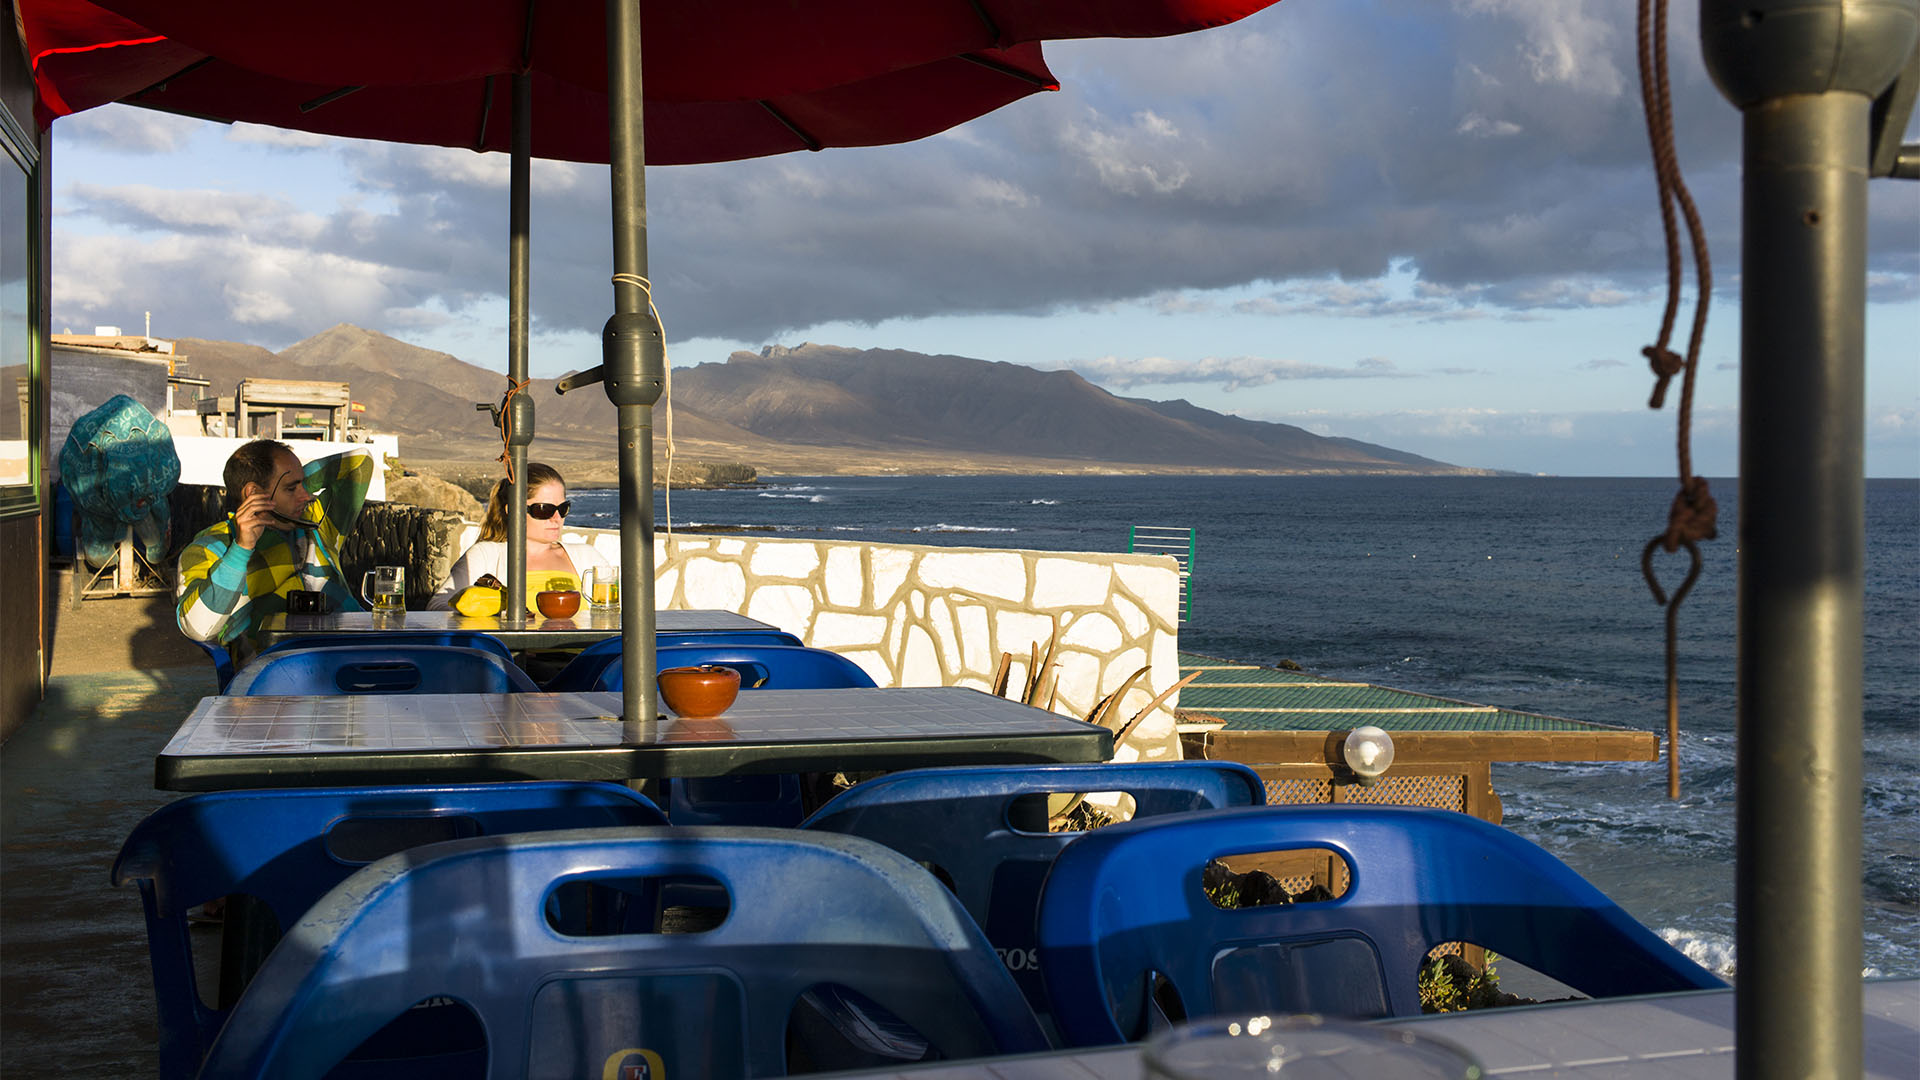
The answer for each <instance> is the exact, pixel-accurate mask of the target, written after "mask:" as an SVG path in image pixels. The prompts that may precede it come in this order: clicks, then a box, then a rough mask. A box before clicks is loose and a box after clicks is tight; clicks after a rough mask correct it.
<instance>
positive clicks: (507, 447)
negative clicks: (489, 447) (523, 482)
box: [493, 378, 533, 484]
mask: <svg viewBox="0 0 1920 1080" xmlns="http://www.w3.org/2000/svg"><path fill="white" fill-rule="evenodd" d="M532 381H533V380H532V379H521V380H520V381H519V382H514V381H513V380H512V379H511V378H509V379H508V380H507V392H506V393H504V394H501V395H500V407H499V408H497V409H495V410H494V411H493V422H494V424H496V425H497V426H498V427H499V428H500V458H499V461H500V464H502V465H504V466H506V469H507V483H509V484H511V483H513V437H512V435H511V433H510V432H509V431H508V430H507V429H508V426H509V425H510V424H511V421H510V420H509V419H508V416H509V413H508V411H507V406H508V404H509V403H511V402H512V401H513V395H515V394H518V393H523V392H524V391H525V390H526V389H527V384H528V383H530V382H532Z"/></svg>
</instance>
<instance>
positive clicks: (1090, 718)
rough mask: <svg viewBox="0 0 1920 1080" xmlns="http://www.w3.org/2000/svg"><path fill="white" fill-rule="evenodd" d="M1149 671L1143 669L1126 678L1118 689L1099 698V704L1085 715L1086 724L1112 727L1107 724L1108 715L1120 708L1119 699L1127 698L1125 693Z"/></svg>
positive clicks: (1149, 669)
mask: <svg viewBox="0 0 1920 1080" xmlns="http://www.w3.org/2000/svg"><path fill="white" fill-rule="evenodd" d="M1151 670H1153V669H1152V668H1150V667H1143V668H1141V669H1140V670H1139V671H1136V672H1134V673H1133V674H1132V675H1129V676H1127V681H1126V682H1123V683H1121V684H1120V689H1118V690H1115V691H1114V692H1113V693H1111V694H1108V695H1107V696H1106V697H1103V698H1101V699H1100V701H1099V703H1098V704H1096V705H1095V706H1094V707H1093V711H1092V712H1090V713H1088V714H1087V723H1089V724H1099V725H1100V726H1101V727H1110V726H1112V725H1110V724H1108V723H1107V719H1108V716H1109V714H1111V713H1112V712H1113V710H1115V709H1117V708H1119V707H1120V699H1121V698H1123V697H1126V696H1127V691H1129V690H1131V689H1133V684H1134V683H1136V682H1139V681H1140V680H1141V679H1144V678H1146V675H1147V672H1149V671H1151Z"/></svg>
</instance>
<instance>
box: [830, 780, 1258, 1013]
mask: <svg viewBox="0 0 1920 1080" xmlns="http://www.w3.org/2000/svg"><path fill="white" fill-rule="evenodd" d="M1098 791H1124V792H1126V793H1127V794H1129V795H1131V796H1133V799H1134V820H1136V821H1137V820H1139V819H1141V818H1146V817H1154V816H1158V815H1162V814H1176V813H1184V812H1187V811H1192V810H1207V809H1218V808H1222V807H1232V806H1258V805H1260V804H1262V803H1264V802H1265V801H1266V789H1265V788H1264V787H1263V786H1262V784H1261V782H1260V777H1259V775H1258V774H1256V773H1255V772H1254V771H1253V770H1252V769H1249V768H1247V767H1246V766H1245V765H1241V764H1239V763H1237V762H1231V761H1157V762H1131V763H1128V762H1122V763H1117V764H1109V765H1011V766H1007V765H985V766H965V767H960V768H950V769H914V770H911V771H908V772H897V773H893V774H891V775H889V776H882V777H878V778H876V779H873V780H867V781H865V782H863V783H861V784H859V785H857V786H855V787H853V788H852V789H850V790H848V791H844V792H842V793H840V794H839V795H836V796H834V798H833V799H832V801H830V802H828V803H827V804H826V805H825V806H822V807H821V808H820V809H819V810H817V811H815V812H814V814H813V816H812V817H809V818H807V819H806V821H804V822H802V823H801V826H800V827H801V828H803V829H813V830H820V831H825V832H837V833H846V834H848V835H852V836H864V837H866V838H867V839H869V840H873V841H877V842H879V843H882V844H885V845H887V846H888V847H890V848H892V849H893V850H895V851H898V852H900V853H901V854H902V855H905V856H906V857H907V858H909V859H912V860H913V861H915V862H917V863H920V864H921V865H923V866H928V867H931V868H933V870H934V873H936V874H938V875H939V876H940V878H941V880H943V881H945V882H946V883H947V884H948V885H949V886H950V887H951V888H952V889H953V892H954V895H955V896H957V897H958V898H959V900H960V905H961V906H962V907H964V908H966V909H967V914H969V915H971V916H973V918H974V921H976V922H978V923H979V924H980V926H981V928H982V929H984V930H985V931H986V934H987V940H988V941H991V942H992V943H993V947H994V948H995V950H997V951H998V952H999V954H1000V958H1001V960H1002V961H1003V962H1004V963H1005V964H1006V965H1007V970H1008V971H1010V972H1012V974H1013V977H1014V981H1016V982H1018V983H1019V984H1020V989H1021V991H1022V992H1023V993H1025V994H1026V995H1027V1001H1028V1002H1029V1003H1030V1004H1032V1005H1033V1007H1034V1009H1035V1010H1036V1011H1038V1012H1045V1011H1047V1007H1048V1006H1047V999H1046V989H1045V985H1044V984H1043V983H1042V981H1041V976H1040V962H1039V958H1038V956H1037V954H1036V952H1035V944H1036V942H1035V938H1034V917H1035V914H1036V912H1037V910H1038V908H1039V904H1040V884H1041V882H1042V881H1043V880H1044V879H1045V878H1046V876H1047V870H1048V869H1049V868H1050V867H1052V865H1053V860H1054V856H1056V855H1058V854H1059V853H1060V851H1061V849H1062V848H1064V847H1066V846H1067V845H1068V844H1070V843H1072V842H1073V840H1074V839H1075V838H1077V837H1078V836H1080V835H1081V834H1080V833H1079V832H1049V831H1048V830H1047V822H1046V810H1045V808H1044V806H1040V807H1035V808H1034V811H1033V813H1032V815H1031V817H1030V818H1029V820H1025V821H1016V820H1015V819H1016V817H1019V816H1021V813H1020V810H1019V808H1017V807H1016V803H1018V802H1019V801H1020V800H1022V799H1023V798H1034V797H1039V798H1044V797H1045V796H1046V795H1048V794H1054V793H1066V792H1074V793H1085V792H1098Z"/></svg>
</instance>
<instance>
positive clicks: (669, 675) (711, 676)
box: [658, 664, 740, 720]
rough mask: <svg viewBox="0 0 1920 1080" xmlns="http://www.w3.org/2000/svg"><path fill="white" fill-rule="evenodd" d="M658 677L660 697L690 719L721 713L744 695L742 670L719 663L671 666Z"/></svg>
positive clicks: (678, 712) (676, 712)
mask: <svg viewBox="0 0 1920 1080" xmlns="http://www.w3.org/2000/svg"><path fill="white" fill-rule="evenodd" d="M658 681H659V683H660V700H662V701H664V702H666V703H667V708H669V709H672V710H673V711H674V713H675V714H676V715H679V716H683V717H686V718H688V719H690V720H705V719H709V718H711V717H715V716H719V715H720V714H721V713H723V712H726V711H727V709H729V708H730V707H732V705H733V699H734V698H736V697H738V696H740V672H739V671H738V670H737V669H735V668H730V667H720V666H718V665H715V664H702V665H700V666H699V667H676V668H668V669H666V670H665V671H662V672H661V673H660V677H659V680H658Z"/></svg>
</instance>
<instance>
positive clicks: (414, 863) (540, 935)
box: [201, 828, 1047, 1080]
mask: <svg viewBox="0 0 1920 1080" xmlns="http://www.w3.org/2000/svg"><path fill="white" fill-rule="evenodd" d="M678 875H692V876H700V877H708V878H712V879H714V880H717V881H719V882H720V883H721V884H722V885H724V886H725V888H726V889H727V891H728V892H729V893H730V894H731V896H732V898H733V904H732V907H731V909H730V911H729V913H728V916H727V918H726V920H725V921H724V922H722V923H721V924H720V925H719V926H717V927H716V928H714V929H712V930H709V931H705V932H702V933H694V934H621V935H612V936H592V937H586V936H573V935H567V934H561V933H556V932H555V931H554V930H553V928H552V926H551V925H550V924H549V922H548V920H547V918H546V916H545V915H544V913H543V906H544V901H545V898H546V896H547V895H548V894H549V893H550V892H551V891H552V890H553V889H555V888H556V887H557V886H559V885H560V884H562V883H565V882H570V881H578V880H582V879H586V880H611V881H619V880H633V879H637V878H652V877H663V876H678ZM823 985H824V986H829V987H835V988H839V992H840V993H842V994H843V995H846V996H849V997H852V998H855V999H857V1000H862V1001H865V1002H869V1003H871V1004H872V1005H874V1006H877V1007H879V1008H881V1009H884V1010H885V1011H886V1012H888V1013H890V1014H891V1015H892V1016H894V1017H897V1018H898V1019H899V1020H900V1021H902V1022H903V1023H905V1024H908V1025H910V1026H911V1027H912V1028H913V1029H914V1030H915V1031H917V1032H918V1033H920V1035H921V1036H923V1037H924V1039H925V1040H926V1042H927V1044H928V1045H930V1046H931V1047H932V1049H933V1052H934V1053H936V1054H938V1055H939V1056H941V1057H945V1058H965V1057H975V1056H981V1055H989V1054H1001V1053H1022V1052H1030V1051H1038V1050H1043V1049H1046V1046H1047V1044H1046V1041H1045V1039H1044V1037H1043V1036H1042V1035H1041V1032H1040V1029H1039V1025H1038V1024H1037V1022H1036V1021H1035V1020H1034V1017H1033V1014H1032V1012H1031V1011H1030V1010H1029V1009H1028V1008H1027V1005H1026V1003H1025V1002H1024V1001H1023V1000H1021V997H1020V993H1019V990H1018V989H1017V988H1016V987H1015V986H1014V985H1013V982H1012V980H1011V979H1009V978H1008V977H1007V973H1006V971H1005V969H1003V968H1002V967H1001V966H1000V963H999V961H998V960H997V959H996V958H995V957H994V955H993V950H992V948H991V947H990V946H989V945H988V944H987V942H986V940H985V939H984V938H983V937H981V935H980V931H979V929H978V928H977V927H975V926H974V925H973V922H972V920H971V919H969V918H967V915H966V912H964V911H962V910H961V909H960V905H959V903H958V902H957V901H956V900H954V898H953V896H952V895H951V894H950V893H948V892H947V890H946V889H945V888H943V887H941V885H940V883H939V882H937V881H935V880H934V879H933V877H932V876H931V875H929V874H928V873H926V872H925V871H924V870H922V869H920V868H919V867H917V866H915V865H913V864H912V863H911V862H908V861H907V860H906V859H905V858H904V857H902V856H900V855H898V854H896V853H894V852H892V851H889V850H887V849H886V848H884V847H881V846H880V845H878V844H874V843H870V842H868V841H865V840H861V839H859V838H857V837H849V836H832V835H827V834H803V833H796V832H793V831H791V830H772V829H679V828H675V829H670V830H664V831H658V832H650V831H644V830H612V831H605V830H602V831H595V832H584V831H581V832H558V833H542V834H539V835H532V836H527V835H523V836H493V837H483V838H480V839H476V840H463V841H455V842H453V843H448V844H440V845H436V846H434V847H432V848H430V849H420V850H417V851H411V852H405V853H402V854H400V855H396V856H394V857H393V858H390V859H387V860H384V861H382V862H379V863H376V864H375V865H373V866H370V867H368V868H366V869H365V870H362V871H361V872H360V873H358V874H356V875H355V876H354V877H353V878H352V879H351V880H349V881H347V882H345V883H343V884H342V885H341V886H340V887H339V888H337V889H335V890H334V891H333V892H332V893H330V894H328V896H327V897H326V898H325V899H323V900H322V901H321V902H320V903H319V904H317V905H315V907H314V908H313V910H312V911H310V912H309V913H308V915H307V917H306V918H305V919H303V920H302V921H301V922H300V923H299V924H298V925H297V926H295V927H294V928H293V929H292V930H291V931H290V932H289V933H288V934H287V938H286V940H285V941H284V942H283V943H282V945H281V947H280V948H279V949H277V950H275V951H274V954H273V955H272V956H271V957H270V958H268V960H267V963H266V964H265V966H263V967H262V968H261V969H260V973H259V976H258V977H257V978H256V979H255V980H254V982H253V984H252V986H250V987H249V988H248V990H247V994H246V996H245V997H244V998H242V999H241V1001H240V1003H239V1005H238V1007H237V1008H235V1010H234V1013H233V1016H232V1017H231V1018H230V1019H229V1020H228V1021H227V1025H226V1027H225V1028H224V1029H223V1030H222V1031H221V1032H220V1036H219V1038H218V1039H217V1040H216V1041H215V1043H214V1046H213V1049H212V1051H211V1053H210V1054H209V1056H208V1059H207V1064H206V1069H205V1071H204V1072H203V1073H202V1074H201V1075H202V1076H204V1077H222V1078H225V1077H267V1076H272V1077H276V1078H288V1080H300V1078H306V1077H318V1076H321V1075H323V1074H325V1073H326V1072H327V1070H328V1068H329V1067H330V1066H331V1065H332V1064H333V1063H334V1062H336V1061H338V1060H339V1059H340V1057H341V1055H342V1053H343V1049H344V1048H345V1047H350V1046H353V1045H354V1044H355V1043H357V1042H358V1041H359V1040H361V1039H364V1038H365V1037H366V1036H367V1035H369V1034H371V1033H373V1032H374V1031H377V1030H379V1029H380V1028H381V1026H382V1025H384V1024H386V1023H388V1022H389V1021H391V1020H392V1019H393V1018H394V1017H396V1016H399V1015H401V1014H402V1013H404V1012H406V1011H407V1010H408V1009H409V1008H410V1007H411V1006H413V1005H414V1003H416V1002H419V1001H423V1000H426V999H429V998H435V997H441V996H444V997H448V998H452V999H454V1000H456V1001H458V1002H461V1003H462V1004H464V1005H465V1006H466V1007H467V1008H469V1009H471V1010H472V1011H473V1013H474V1014H475V1015H476V1016H477V1017H478V1019H479V1022H480V1024H481V1026H482V1027H483V1028H484V1030H485V1034H486V1042H487V1076H489V1077H491V1078H495V1080H505V1078H508V1077H513V1078H520V1077H526V1076H529V1075H539V1076H565V1077H580V1076H602V1075H606V1076H612V1075H627V1074H626V1073H623V1072H620V1071H619V1070H621V1069H622V1067H624V1066H628V1065H631V1066H635V1067H638V1066H640V1065H642V1064H643V1063H644V1064H645V1065H646V1066H648V1067H650V1068H651V1070H652V1071H651V1075H654V1076H660V1075H663V1074H664V1075H665V1076H669V1077H696V1076H697V1077H702V1078H711V1080H729V1078H733V1077H744V1076H782V1075H785V1074H786V1073H787V1069H788V1052H787V1033H788V1023H789V1019H790V1016H791V1015H792V1013H793V1010H794V1007H795V1002H796V999H799V998H800V997H802V995H803V994H805V993H807V992H809V991H810V990H811V989H812V988H815V987H818V986H823ZM635 1074H637V1075H648V1074H647V1073H643V1072H639V1071H638V1069H637V1068H636V1073H635Z"/></svg>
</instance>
